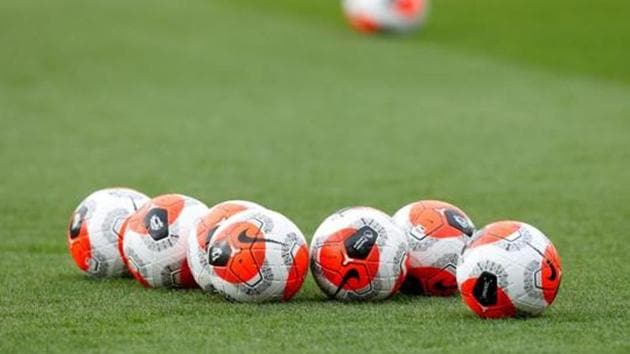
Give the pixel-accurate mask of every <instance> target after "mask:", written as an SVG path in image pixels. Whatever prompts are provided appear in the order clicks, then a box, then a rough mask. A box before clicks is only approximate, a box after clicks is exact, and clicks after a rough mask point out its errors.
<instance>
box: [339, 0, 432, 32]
mask: <svg viewBox="0 0 630 354" xmlns="http://www.w3.org/2000/svg"><path fill="white" fill-rule="evenodd" d="M342 8H343V12H344V14H345V15H346V18H347V19H348V21H349V22H350V24H351V25H352V26H353V27H354V28H356V29H357V30H359V31H362V32H366V33H371V32H378V31H384V32H408V31H411V30H413V29H415V28H417V27H419V26H421V25H422V24H423V23H424V20H425V18H426V15H427V12H428V0H343V1H342Z"/></svg>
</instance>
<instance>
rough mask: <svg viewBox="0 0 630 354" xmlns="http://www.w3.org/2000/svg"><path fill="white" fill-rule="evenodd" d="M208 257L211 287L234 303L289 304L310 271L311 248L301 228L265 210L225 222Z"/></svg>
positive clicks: (212, 240) (211, 246) (231, 218)
mask: <svg viewBox="0 0 630 354" xmlns="http://www.w3.org/2000/svg"><path fill="white" fill-rule="evenodd" d="M207 256H208V271H209V273H210V281H211V283H212V286H213V287H214V288H215V289H216V291H217V292H219V293H220V294H222V295H223V296H224V297H225V298H226V299H228V300H231V301H238V302H269V301H288V300H290V299H291V298H292V297H293V296H294V295H295V294H296V293H297V292H298V291H299V290H300V288H301V287H302V284H303V283H304V279H305V277H306V273H307V271H308V246H307V244H306V240H305V239H304V235H303V234H302V232H301V231H300V229H299V228H298V227H297V226H296V225H295V224H294V223H293V222H292V221H291V220H289V219H288V218H287V217H285V216H284V215H282V214H280V213H277V212H275V211H271V210H268V209H263V208H253V209H249V210H246V211H243V212H240V213H238V214H235V215H234V216H232V217H230V218H229V219H227V220H226V221H225V222H223V223H222V224H221V226H219V228H218V229H217V230H216V232H215V233H214V235H213V236H212V238H211V239H210V242H209V243H208V251H207Z"/></svg>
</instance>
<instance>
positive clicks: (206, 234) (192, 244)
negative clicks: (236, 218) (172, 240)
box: [188, 200, 264, 292]
mask: <svg viewBox="0 0 630 354" xmlns="http://www.w3.org/2000/svg"><path fill="white" fill-rule="evenodd" d="M248 209H264V208H263V207H262V206H260V205H258V204H256V203H253V202H248V201H244V200H228V201H225V202H222V203H219V204H217V205H215V206H213V207H212V208H210V210H209V211H208V212H207V213H206V215H204V216H203V217H202V218H201V219H200V220H199V222H198V223H197V225H196V226H195V227H194V228H193V229H192V230H191V234H190V236H189V239H188V265H189V266H190V271H191V272H192V275H193V278H195V281H196V282H197V284H198V285H199V287H201V288H202V289H204V290H205V291H209V292H211V291H213V290H214V288H213V287H212V282H211V281H210V278H211V274H210V269H209V263H208V261H209V258H208V257H209V254H208V244H209V243H210V240H212V237H213V236H214V234H215V233H216V231H217V229H218V228H219V226H221V225H222V224H223V223H224V222H225V221H226V220H227V219H229V218H230V217H232V216H233V215H235V214H238V213H240V212H242V211H245V210H248Z"/></svg>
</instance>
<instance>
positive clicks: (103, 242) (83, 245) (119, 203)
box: [67, 188, 149, 277]
mask: <svg viewBox="0 0 630 354" xmlns="http://www.w3.org/2000/svg"><path fill="white" fill-rule="evenodd" d="M148 200H149V197H147V196H146V195H144V194H142V193H140V192H138V191H135V190H133V189H128V188H109V189H102V190H99V191H96V192H94V193H92V194H90V195H89V196H88V197H87V198H85V199H84V200H83V201H82V202H81V204H79V206H78V207H77V208H76V209H75V211H74V212H73V213H72V216H71V217H70V223H69V225H68V232H67V236H68V248H69V250H70V254H71V255H72V258H73V259H74V262H75V263H76V265H77V266H78V267H79V269H81V270H82V271H84V272H86V273H87V274H89V275H92V276H95V277H109V276H118V275H122V274H124V273H125V272H126V268H125V265H124V263H123V260H122V259H121V258H120V255H119V254H118V248H117V244H118V239H119V237H120V231H121V227H122V225H123V223H124V221H125V220H126V219H127V217H128V216H129V215H130V214H131V213H133V212H135V211H136V210H137V209H138V208H140V207H141V206H142V204H144V203H145V202H147V201H148Z"/></svg>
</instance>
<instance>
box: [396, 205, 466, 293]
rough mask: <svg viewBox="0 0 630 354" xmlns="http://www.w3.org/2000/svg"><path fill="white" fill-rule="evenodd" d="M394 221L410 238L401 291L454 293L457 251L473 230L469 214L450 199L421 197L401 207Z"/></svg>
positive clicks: (461, 247) (455, 288) (459, 251)
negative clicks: (451, 202) (406, 265)
mask: <svg viewBox="0 0 630 354" xmlns="http://www.w3.org/2000/svg"><path fill="white" fill-rule="evenodd" d="M394 221H395V222H396V224H397V225H398V226H400V227H401V228H402V229H403V230H404V231H405V233H406V235H407V239H408V241H409V269H408V273H407V278H406V279H405V283H404V284H403V286H402V288H401V291H402V292H404V293H409V294H424V295H437V296H449V295H453V294H454V293H455V292H456V291H457V280H456V279H455V270H456V269H457V262H458V260H459V255H460V254H461V252H462V250H463V249H464V246H466V243H468V241H469V239H470V237H471V236H472V234H473V232H474V230H475V226H474V225H473V223H472V221H470V218H469V217H468V216H467V215H466V214H465V213H464V212H463V211H461V210H460V209H459V208H457V207H456V206H454V205H451V204H449V203H445V202H441V201H437V200H423V201H419V202H415V203H411V204H408V205H406V206H404V207H402V208H401V209H400V210H398V211H397V212H396V214H395V215H394Z"/></svg>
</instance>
